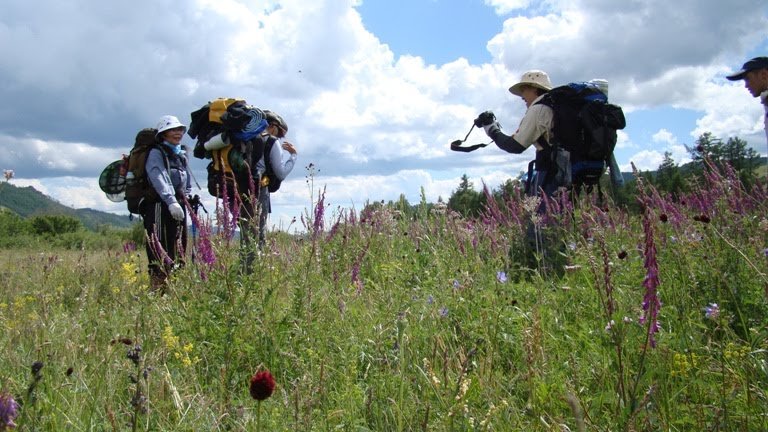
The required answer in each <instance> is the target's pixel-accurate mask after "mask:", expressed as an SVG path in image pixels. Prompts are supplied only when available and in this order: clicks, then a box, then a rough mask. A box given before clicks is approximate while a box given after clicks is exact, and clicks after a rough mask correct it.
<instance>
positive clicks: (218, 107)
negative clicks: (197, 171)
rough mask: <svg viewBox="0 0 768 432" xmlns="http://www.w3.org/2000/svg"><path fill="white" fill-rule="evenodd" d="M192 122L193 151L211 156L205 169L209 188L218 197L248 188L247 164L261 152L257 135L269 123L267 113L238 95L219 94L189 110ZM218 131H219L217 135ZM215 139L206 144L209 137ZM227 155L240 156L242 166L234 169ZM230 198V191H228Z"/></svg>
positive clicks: (198, 155)
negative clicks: (232, 96) (243, 166)
mask: <svg viewBox="0 0 768 432" xmlns="http://www.w3.org/2000/svg"><path fill="white" fill-rule="evenodd" d="M191 118H192V122H191V123H190V125H189V130H188V131H187V134H188V135H189V136H190V137H192V138H196V139H197V143H196V144H195V148H194V151H193V155H194V156H195V157H196V158H198V159H211V162H210V163H209V164H208V166H207V167H206V169H207V171H208V192H209V193H210V194H211V195H213V196H215V197H218V198H223V197H224V191H225V188H227V189H226V190H227V192H233V191H234V189H235V186H237V188H238V189H239V190H240V192H245V191H246V190H247V186H248V185H247V183H248V182H247V181H246V180H247V177H248V176H250V172H249V171H250V167H253V166H255V162H256V161H258V160H259V159H260V158H261V157H262V155H263V153H264V145H263V143H262V142H261V140H260V139H259V134H261V132H262V131H264V129H266V128H267V126H268V119H267V116H266V113H265V112H264V111H262V110H260V109H259V108H256V107H254V106H251V105H248V104H247V103H246V102H245V100H243V99H238V98H218V99H215V100H213V101H210V102H208V103H207V104H206V105H204V106H203V107H202V108H200V109H198V110H197V111H195V112H193V113H191ZM217 135H220V136H219V137H217ZM214 137H216V138H215V140H217V141H221V142H220V143H218V142H217V145H215V146H207V145H206V143H207V142H208V141H213V140H214ZM230 157H232V158H235V159H238V160H240V159H242V161H243V162H244V165H245V168H240V170H239V172H238V170H236V169H233V167H232V164H231V162H230ZM227 195H228V196H229V197H230V198H232V197H233V194H232V193H228V194H227Z"/></svg>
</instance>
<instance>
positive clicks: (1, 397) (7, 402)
mask: <svg viewBox="0 0 768 432" xmlns="http://www.w3.org/2000/svg"><path fill="white" fill-rule="evenodd" d="M18 415H19V404H18V403H16V400H14V399H13V396H11V395H10V394H8V393H6V392H1V393H0V430H6V429H12V428H15V427H16V423H14V420H16V417H17V416H18Z"/></svg>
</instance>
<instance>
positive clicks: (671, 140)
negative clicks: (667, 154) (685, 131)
mask: <svg viewBox="0 0 768 432" xmlns="http://www.w3.org/2000/svg"><path fill="white" fill-rule="evenodd" d="M653 142H656V143H661V144H665V145H672V144H676V143H677V138H676V137H675V136H674V135H673V134H672V133H671V132H670V131H668V130H666V129H660V130H659V131H658V132H656V133H655V134H654V135H653Z"/></svg>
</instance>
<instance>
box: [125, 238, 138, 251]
mask: <svg viewBox="0 0 768 432" xmlns="http://www.w3.org/2000/svg"><path fill="white" fill-rule="evenodd" d="M123 252H125V253H131V252H136V243H135V242H133V241H132V240H129V241H127V242H125V243H124V244H123Z"/></svg>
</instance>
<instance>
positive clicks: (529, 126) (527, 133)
mask: <svg viewBox="0 0 768 432" xmlns="http://www.w3.org/2000/svg"><path fill="white" fill-rule="evenodd" d="M542 97H544V96H543V95H542V96H539V97H538V98H536V99H535V100H534V101H533V103H531V106H530V107H528V110H527V111H526V112H525V115H524V116H523V119H522V120H520V126H519V127H518V128H517V132H515V133H514V134H513V135H512V138H514V140H515V141H517V142H518V143H519V144H520V145H521V146H523V147H525V148H528V147H530V146H531V144H533V145H534V146H535V147H536V150H544V149H543V148H542V147H541V145H539V143H538V139H539V137H542V136H543V137H544V139H545V140H546V141H547V142H550V141H551V138H552V127H553V124H554V122H553V116H554V112H553V111H552V108H550V107H548V106H546V105H544V104H538V103H537V102H539V101H540V100H541V98H542Z"/></svg>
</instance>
